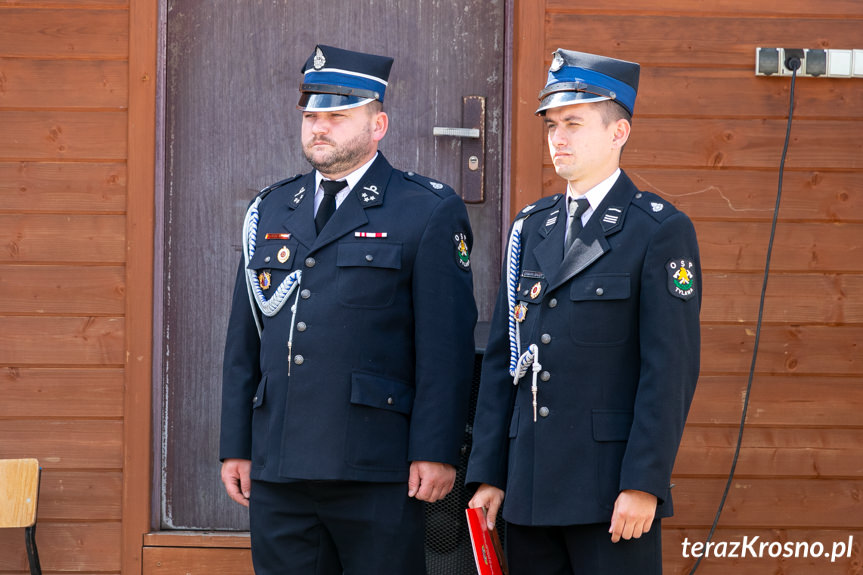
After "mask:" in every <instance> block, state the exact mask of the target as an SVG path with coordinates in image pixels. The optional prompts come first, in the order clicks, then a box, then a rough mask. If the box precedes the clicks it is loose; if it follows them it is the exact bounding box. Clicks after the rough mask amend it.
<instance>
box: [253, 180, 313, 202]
mask: <svg viewBox="0 0 863 575" xmlns="http://www.w3.org/2000/svg"><path fill="white" fill-rule="evenodd" d="M300 176H302V174H296V175H293V176H291V177H290V178H285V179H284V180H279V181H278V182H276V183H275V184H270V185H269V186H267V187H266V188H264V189H262V190H261V191H260V192H258V195H259V196H261V199H264V196H266V195H267V194H269V193H270V192H272V191H273V190H276V189H278V188H281V187H282V186H284V185H286V184H290V183H291V182H293V181H294V180H297V179H299V178H300Z"/></svg>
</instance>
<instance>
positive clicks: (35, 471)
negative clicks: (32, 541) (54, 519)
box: [0, 459, 39, 527]
mask: <svg viewBox="0 0 863 575" xmlns="http://www.w3.org/2000/svg"><path fill="white" fill-rule="evenodd" d="M38 500H39V461H38V460H36V459H0V527H31V526H33V525H34V524H35V523H36V506H37V503H38Z"/></svg>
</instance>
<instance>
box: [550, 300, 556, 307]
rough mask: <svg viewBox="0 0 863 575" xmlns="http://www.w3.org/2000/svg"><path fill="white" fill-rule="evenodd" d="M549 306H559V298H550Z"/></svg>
mask: <svg viewBox="0 0 863 575" xmlns="http://www.w3.org/2000/svg"><path fill="white" fill-rule="evenodd" d="M548 307H557V298H551V299H550V300H548Z"/></svg>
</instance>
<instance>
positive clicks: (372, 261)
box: [336, 240, 402, 270]
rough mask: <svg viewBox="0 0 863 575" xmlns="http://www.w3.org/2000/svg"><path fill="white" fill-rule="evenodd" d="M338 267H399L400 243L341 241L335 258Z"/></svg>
mask: <svg viewBox="0 0 863 575" xmlns="http://www.w3.org/2000/svg"><path fill="white" fill-rule="evenodd" d="M336 265H337V266H339V267H364V268H388V269H394V270H397V269H401V267H402V246H401V244H393V243H384V242H378V241H374V240H369V241H367V242H342V243H340V244H339V255H338V257H337V258H336Z"/></svg>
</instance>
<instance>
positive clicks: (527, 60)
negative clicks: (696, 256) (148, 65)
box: [512, 0, 863, 575]
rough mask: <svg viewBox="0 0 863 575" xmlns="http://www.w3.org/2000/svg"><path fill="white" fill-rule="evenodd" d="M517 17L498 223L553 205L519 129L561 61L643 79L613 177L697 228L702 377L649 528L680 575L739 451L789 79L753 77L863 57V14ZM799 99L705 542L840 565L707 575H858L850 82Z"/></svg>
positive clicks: (755, 564)
mask: <svg viewBox="0 0 863 575" xmlns="http://www.w3.org/2000/svg"><path fill="white" fill-rule="evenodd" d="M518 4H519V5H520V7H517V8H516V10H517V13H518V17H519V18H520V20H519V21H517V22H516V59H515V61H516V63H517V66H518V69H517V70H516V75H517V79H516V82H515V85H516V90H517V91H519V93H518V94H517V98H516V99H515V100H516V107H515V109H514V118H513V122H514V145H515V146H516V150H515V152H514V154H513V157H514V164H513V168H514V172H513V181H514V182H515V187H514V190H513V198H514V199H513V205H512V210H513V213H514V211H515V210H518V209H520V208H521V207H522V206H523V205H524V204H526V203H528V202H530V201H533V200H534V199H536V198H537V197H539V196H540V194H542V195H548V194H551V193H554V192H557V191H561V190H562V189H563V188H562V183H561V180H560V179H559V178H558V177H557V175H556V174H555V173H554V169H553V167H552V166H551V163H550V159H549V156H548V152H547V151H544V152H543V161H542V163H541V165H542V167H541V169H542V171H541V173H540V172H539V168H538V167H535V166H534V165H533V164H532V163H531V161H532V159H531V158H532V157H535V156H536V154H538V152H537V149H543V148H544V147H545V141H544V134H543V133H542V131H541V128H539V127H538V126H537V124H539V121H538V120H535V121H533V123H532V120H534V119H533V118H531V115H532V113H533V110H534V109H535V107H536V94H537V93H538V91H539V89H540V88H541V86H542V84H543V83H544V79H545V70H547V67H548V64H549V63H550V54H551V52H552V51H553V50H554V49H556V48H558V47H565V48H570V49H575V50H581V51H585V52H594V53H601V54H606V55H610V56H615V57H618V58H623V59H627V60H634V61H638V62H640V63H641V64H642V66H643V68H642V76H641V88H640V90H639V95H638V100H637V103H636V116H635V122H634V124H633V135H632V138H631V139H630V142H629V144H628V145H627V148H626V150H625V152H624V156H623V167H624V169H625V170H626V171H627V172H628V173H629V175H630V176H631V177H632V179H633V180H634V181H635V183H636V184H637V185H639V186H640V187H642V189H646V190H650V191H653V192H656V193H658V194H660V195H662V196H664V197H665V198H667V199H669V200H671V201H672V202H673V203H675V204H676V205H677V206H678V207H680V208H681V209H683V210H684V211H686V212H687V213H688V214H689V215H690V216H691V217H692V218H693V219H694V221H695V225H696V228H697V232H698V236H699V241H700V246H701V251H702V259H703V266H704V270H703V272H704V273H703V290H704V292H703V293H704V307H703V311H702V322H703V327H702V336H703V361H702V372H701V379H700V382H699V387H698V391H697V393H696V398H695V402H694V405H693V408H692V412H691V415H690V418H689V423H688V425H687V428H686V432H685V436H684V440H683V445H682V447H681V453H680V456H679V458H678V462H677V466H676V468H675V478H674V482H675V484H676V487H675V489H674V493H675V503H676V505H675V507H676V511H677V513H676V516H675V517H674V518H673V519H671V520H669V521H666V522H665V525H664V531H665V537H664V557H665V565H666V572H667V573H672V574H676V573H681V574H682V573H688V572H689V570H690V568H691V566H692V565H693V563H694V559H693V558H692V557H690V558H685V557H683V547H682V543H683V541H684V540H685V539H686V538H688V540H689V541H690V542H695V541H700V540H703V539H704V538H705V537H706V534H707V531H708V529H709V526H710V525H711V523H712V521H713V517H714V514H715V512H716V508H717V505H718V503H719V500H720V496H721V494H722V490H723V488H724V485H725V479H726V477H727V474H728V471H729V467H730V465H731V460H732V454H733V450H734V444H735V441H736V438H737V428H738V424H739V419H740V415H741V410H742V398H743V394H744V391H745V388H746V380H747V374H748V370H749V366H750V362H751V353H752V349H753V345H754V339H755V338H754V335H755V323H756V319H757V315H758V302H759V295H760V289H761V281H762V274H763V266H764V264H765V256H766V248H767V241H768V237H769V233H770V220H771V217H772V213H773V206H774V203H775V199H776V188H777V178H778V166H779V161H780V154H781V150H782V144H783V139H784V136H785V127H786V118H787V110H788V99H789V87H790V79H789V78H763V77H756V76H755V75H754V62H755V48H756V47H757V46H764V47H772V46H779V47H800V48H845V49H849V48H858V49H860V48H863V34H861V30H863V3H861V2H859V1H853V0H831V1H829V2H819V1H810V0H783V1H781V2H780V1H778V0H765V1H763V2H751V1H749V0H724V1H722V2H714V1H707V0H702V1H693V0H641V1H639V2H616V3H613V4H609V3H599V4H593V5H590V4H584V3H577V2H571V1H570V0H545V2H537V3H535V4H531V5H530V6H526V5H525V4H526V3H518ZM537 53H539V56H538V57H539V58H540V60H536V61H534V62H531V58H536V57H537ZM540 61H541V62H543V64H542V71H540V72H537V70H536V69H537V68H539V66H540V64H539V62H540ZM531 66H533V68H532V67H531ZM519 74H521V75H522V77H523V79H524V81H523V82H519V80H518V75H519ZM525 84H530V86H529V87H526V86H525ZM795 100H796V110H795V113H794V124H793V127H792V132H791V142H790V148H789V151H788V158H787V163H786V171H785V183H784V189H783V198H782V204H781V209H780V214H779V225H778V228H777V230H776V240H775V246H774V251H773V258H772V272H771V277H770V281H769V287H768V290H767V294H766V303H765V310H764V326H763V329H762V332H761V341H760V354H759V357H758V361H757V365H756V377H755V379H754V383H753V388H752V394H751V403H750V406H749V412H748V423H747V427H746V430H745V433H744V438H743V446H742V450H741V453H740V459H739V463H738V465H737V473H736V478H735V480H734V482H733V485H732V488H731V491H730V495H729V497H728V500H727V502H726V505H725V510H724V513H723V515H722V517H721V520H720V522H719V527H718V530H717V532H716V535H715V536H714V540H715V541H717V542H721V541H726V542H733V541H739V542H742V541H743V538H744V537H748V538H749V540H752V539H753V538H755V537H759V538H760V539H759V540H758V543H759V544H760V543H761V542H766V543H768V544H769V543H774V542H779V543H781V544H784V543H785V542H789V541H790V542H798V541H799V542H820V543H822V544H824V545H825V547H826V552H827V553H828V554H829V553H831V552H832V551H833V544H834V542H835V543H837V548H836V551H837V552H838V551H841V550H842V548H841V547H840V546H839V545H840V544H845V545H846V546H847V542H848V540H849V537H853V540H852V546H851V548H850V552H846V553H849V556H844V557H842V558H837V559H836V561H835V562H831V561H830V560H829V557H820V558H812V557H808V558H802V557H801V558H794V557H774V558H771V557H770V556H769V552H768V551H767V550H765V552H764V558H752V557H751V554H749V555H748V556H747V557H746V558H745V559H744V558H739V559H734V558H730V557H725V558H724V559H720V558H713V559H708V560H705V561H703V562H702V564H701V566H700V567H699V569H698V573H699V574H703V575H710V574H724V573H728V572H733V573H735V574H743V575H745V574H749V573H751V574H762V573H783V574H809V573H819V574H830V573H861V572H863V552H861V545H863V498H861V496H860V494H861V493H863V361H861V358H863V355H861V346H863V199H861V197H863V130H861V128H863V79H844V80H843V79H799V80H798V82H797V85H796V98H795ZM534 147H535V148H536V149H533V148H534ZM520 170H521V173H520ZM539 180H541V185H540V182H539ZM540 190H542V191H541V193H540ZM671 327H672V325H671V322H670V321H669V329H671ZM756 549H758V546H757V545H756ZM776 549H777V547H776V546H775V545H774V547H773V551H774V552H775V551H776ZM814 550H815V551H817V550H818V547H817V546H816V547H815V548H814ZM782 552H783V553H784V549H783V550H782ZM729 553H730V549H728V548H726V554H729ZM801 553H802V547H801ZM738 554H739V552H738Z"/></svg>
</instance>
